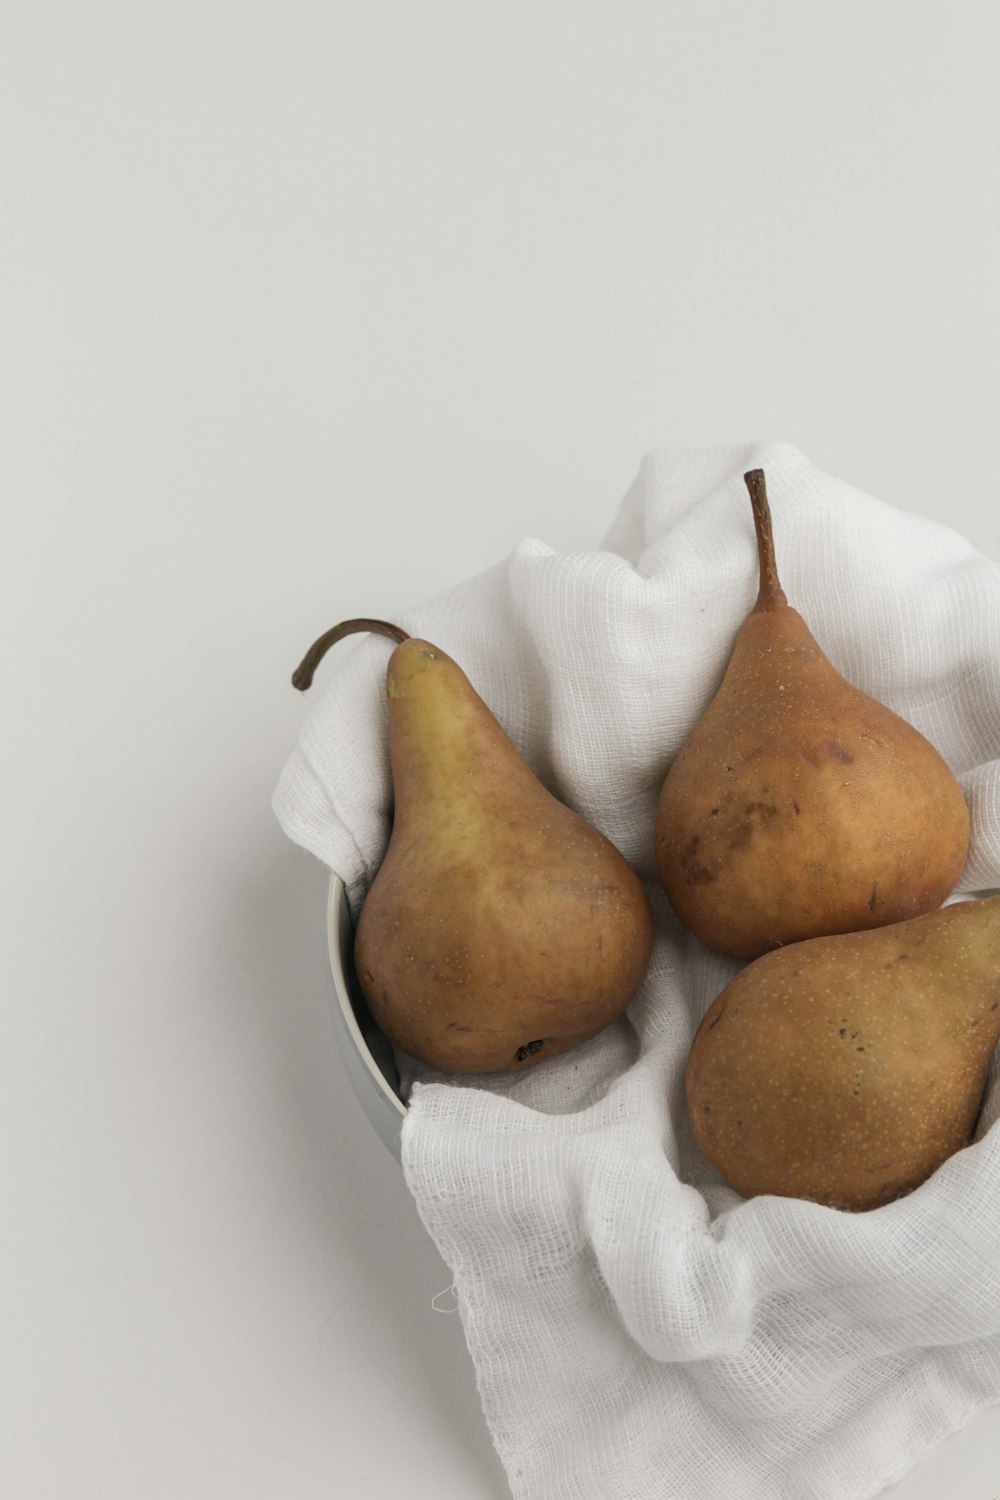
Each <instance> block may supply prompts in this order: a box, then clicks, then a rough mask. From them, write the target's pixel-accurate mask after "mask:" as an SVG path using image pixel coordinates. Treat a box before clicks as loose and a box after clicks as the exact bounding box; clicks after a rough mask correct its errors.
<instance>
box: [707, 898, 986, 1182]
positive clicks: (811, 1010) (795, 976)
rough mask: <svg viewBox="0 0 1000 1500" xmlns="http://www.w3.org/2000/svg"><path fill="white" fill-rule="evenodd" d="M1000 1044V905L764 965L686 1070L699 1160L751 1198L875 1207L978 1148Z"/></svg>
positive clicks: (770, 959)
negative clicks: (979, 1121)
mask: <svg viewBox="0 0 1000 1500" xmlns="http://www.w3.org/2000/svg"><path fill="white" fill-rule="evenodd" d="M998 1040H1000V896H993V897H989V898H988V899H985V900H982V901H960V902H954V903H953V904H952V905H950V906H946V907H943V908H942V909H941V910H940V911H936V912H931V913H930V914H929V915H928V916H925V917H916V918H913V919H912V920H911V921H908V922H897V923H895V924H893V926H891V927H882V928H879V929H877V930H873V931H868V932H856V933H843V934H840V935H838V936H836V937H826V938H812V939H810V940H809V941H807V942H803V943H794V944H792V945H791V946H790V947H788V948H781V949H779V950H778V951H777V952H774V953H767V954H765V955H764V956H763V957H762V958H758V959H757V960H756V961H755V962H754V963H752V964H749V965H748V966H747V967H746V968H745V969H743V970H742V971H741V972H740V973H739V974H738V975H737V976H736V978H735V979H733V980H731V981H730V983H729V984H728V985H727V986H726V988H725V989H724V990H723V991H722V993H721V994H720V995H718V996H717V997H716V999H715V1000H714V1001H713V1003H712V1005H711V1006H710V1007H709V1009H708V1011H707V1013H706V1015H705V1017H704V1019H703V1021H702V1023H701V1025H700V1027H699V1028H698V1032H697V1034H696V1036H695V1039H694V1042H693V1044H692V1047H691V1051H690V1055H689V1058H688V1066H687V1099H688V1110H689V1113H690V1118H691V1124H692V1128H693V1130H694V1134H695V1139H696V1140H697V1142H698V1145H699V1147H700V1149H701V1152H702V1155H703V1156H705V1157H706V1158H707V1160H708V1161H710V1162H711V1163H712V1165H713V1166H714V1167H716V1169H717V1170H718V1171H719V1172H720V1173H721V1174H722V1176H723V1177H724V1178H725V1180H726V1181H727V1182H728V1183H729V1184H730V1186H732V1187H734V1188H736V1189H737V1191H738V1192H741V1193H744V1194H746V1195H747V1196H748V1197H749V1196H753V1195H755V1194H759V1193H777V1194H780V1195H781V1196H783V1197H791V1198H810V1199H813V1200H814V1201H816V1202H818V1203H825V1204H827V1205H829V1206H831V1207H836V1208H850V1209H866V1208H876V1207H878V1206H879V1205H880V1204H882V1203H888V1202H889V1201H890V1200H891V1199H893V1198H898V1197H900V1196H902V1194H904V1193H908V1192H910V1191H911V1190H912V1189H913V1188H915V1187H917V1186H918V1185H919V1184H920V1183H921V1182H923V1181H924V1180H925V1178H927V1177H929V1176H930V1174H931V1173H932V1172H934V1171H936V1170H937V1168H938V1167H939V1166H941V1164H942V1163H943V1162H944V1161H946V1160H947V1159H948V1157H949V1156H952V1155H953V1154H954V1153H955V1152H956V1151H959V1150H961V1148H962V1147H963V1146H965V1145H967V1144H968V1142H969V1139H970V1135H971V1132H972V1130H973V1128H974V1126H975V1122H976V1118H977V1116H978V1113H979V1110H980V1104H981V1100H982V1097H983V1089H984V1087H985V1084H986V1080H987V1076H988V1073H989V1068H990V1062H991V1059H992V1056H993V1051H994V1048H995V1047H996V1045H997V1042H998Z"/></svg>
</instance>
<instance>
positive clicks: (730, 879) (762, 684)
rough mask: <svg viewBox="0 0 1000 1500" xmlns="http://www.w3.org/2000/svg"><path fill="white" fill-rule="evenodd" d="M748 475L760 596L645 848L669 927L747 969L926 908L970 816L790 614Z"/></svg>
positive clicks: (951, 867)
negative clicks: (785, 947)
mask: <svg viewBox="0 0 1000 1500" xmlns="http://www.w3.org/2000/svg"><path fill="white" fill-rule="evenodd" d="M745 481H746V484H747V488H748V490H749V492H750V500H751V505H752V508H753V516H754V524H755V530H756V536H757V552H758V565H759V578H760V582H759V591H758V594H757V601H756V603H755V604H754V607H753V609H752V610H751V611H750V613H749V614H748V615H747V617H746V619H745V620H744V622H743V624H742V625H741V626H740V629H739V632H738V634H737V636H736V641H735V644H734V647H733V652H732V656H731V658H730V661H729V665H728V667H727V669H726V673H725V676H724V677H723V680H722V683H721V685H720V687H719V689H718V691H717V692H716V694H715V696H714V697H713V698H712V700H711V702H710V703H709V704H708V706H707V707H706V709H705V711H704V713H703V714H702V717H701V718H700V719H699V721H698V722H697V724H696V725H695V727H694V729H693V730H692V731H691V734H690V736H689V738H688V740H687V741H686V743H685V744H684V745H683V747H682V748H681V750H680V752H679V753H678V755H677V756H676V758H675V760H674V761H673V764H672V765H671V766H670V768H669V770H668V772H667V776H666V779H665V781H664V784H663V788H662V791H661V793H660V798H659V802H658V805H657V812H656V829H655V838H656V860H657V867H658V869H659V873H660V878H661V880H662V882H663V885H664V887H665V888H666V892H667V895H668V896H669V897H670V900H671V903H672V904H673V906H674V907H675V909H676V911H677V912H678V913H679V915H680V917H681V918H682V920H683V921H684V922H685V923H686V925H687V926H688V927H689V928H690V929H691V931H692V932H694V933H695V934H696V935H697V936H698V937H699V938H701V939H702V941H703V942H704V943H706V944H707V946H708V947H710V948H713V949H715V950H717V951H718V952H720V953H726V954H730V955H731V956H733V957H735V958H744V959H747V958H755V957H757V956H758V955H759V954H761V953H765V952H766V951H767V950H768V949H770V948H776V947H779V946H781V945H782V944H785V943H794V942H798V941H800V940H801V939H803V938H810V937H817V936H820V935H822V934H827V933H837V932H854V931H857V930H859V929H866V928H871V927H879V926H882V925H884V924H886V923H891V922H899V921H904V920H906V919H908V918H910V917H915V916H919V915H921V914H922V913H925V912H929V911H933V910H935V909H936V908H937V907H939V906H940V905H941V903H942V902H943V901H944V900H945V899H946V898H947V897H948V896H949V895H950V894H951V892H952V891H953V890H954V888H955V885H956V883H957V881H958V879H959V877H960V875H961V873H962V870H963V868H964V865H965V859H966V854H967V851H968V843H969V815H968V809H967V807H966V803H965V799H964V797H963V795H962V791H961V788H960V787H959V785H958V782H957V781H956V779H955V776H954V775H953V773H952V771H951V770H950V769H949V767H948V765H947V764H946V763H945V761H944V760H943V759H942V757H941V756H940V755H939V753H938V752H937V750H936V749H935V748H934V746H933V745H931V744H930V743H929V741H928V740H926V739H925V738H924V736H923V735H922V734H920V733H919V731H918V730H917V729H915V728H914V727H913V725H912V724H908V723H906V721H905V720H904V719H901V718H900V717H899V715H898V714H895V713H893V712H892V710H891V709H889V708H887V707H886V706H885V705H884V704H882V703H879V702H877V701H876V700H875V699H874V698H872V697H870V696H869V695H868V694H867V693H865V692H862V691H861V689H860V688H857V687H854V686H853V685H852V684H851V683H850V682H848V681H847V680H846V679H845V678H844V677H842V676H841V674H840V673H839V672H838V671H837V670H836V668H835V667H834V666H833V663H832V662H831V661H830V660H829V659H828V658H827V657H826V656H825V655H824V653H823V651H822V650H821V649H820V647H819V645H818V644H817V642H816V640H815V639H814V638H813V636H812V634H811V632H810V630H809V628H808V626H807V625H806V623H805V621H804V620H803V618H802V616H801V615H800V614H799V613H798V611H797V610H795V609H793V608H792V607H791V606H790V605H789V604H788V601H787V600H786V598H785V595H784V592H783V590H782V588H781V585H780V583H779V581H778V570H777V565H776V562H775V551H774V541H773V536H772V527H771V512H770V508H769V506H768V501H767V492H766V487H765V481H764V474H763V471H762V470H759V469H755V470H752V471H751V472H750V473H748V474H747V475H745Z"/></svg>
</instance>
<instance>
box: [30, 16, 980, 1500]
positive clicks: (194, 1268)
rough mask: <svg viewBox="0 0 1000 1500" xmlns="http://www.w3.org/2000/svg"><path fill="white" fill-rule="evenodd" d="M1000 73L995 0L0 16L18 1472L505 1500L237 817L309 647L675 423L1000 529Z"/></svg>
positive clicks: (939, 1453) (618, 473)
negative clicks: (780, 445) (784, 447)
mask: <svg viewBox="0 0 1000 1500" xmlns="http://www.w3.org/2000/svg"><path fill="white" fill-rule="evenodd" d="M998 72H1000V12H998V11H997V9H996V7H995V6H994V5H992V4H991V3H989V0H981V3H971V0H958V3H953V4H952V5H949V6H947V7H944V6H939V5H934V4H930V3H923V0H906V3H902V0H882V3H880V4H879V5H877V6H872V5H870V4H868V3H865V4H860V3H841V4H839V5H836V6H826V5H820V4H812V3H810V4H805V5H803V4H799V3H792V0H787V3H779V0H759V3H757V4H755V5H753V6H748V5H743V4H738V3H735V0H734V3H729V4H721V3H714V4H713V3H708V4H701V5H697V6H692V5H683V6H682V5H680V4H665V5H664V4H656V5H654V4H637V3H633V4H624V5H615V6H612V5H611V4H600V3H595V4H579V3H572V4H570V3H555V4H547V5H542V6H538V5H535V4H531V5H529V4H526V3H522V0H514V3H511V0H507V3H505V4H493V3H487V4H476V5H471V6H462V5H459V4H456V3H450V4H449V3H444V0H435V3H426V0H422V3H416V4H412V5H410V4H400V3H397V4H389V3H386V0H374V3H373V0H366V3H365V4H363V5H362V4H353V5H347V4H344V3H336V0H334V3H330V0H326V3H319V0H316V3H306V0H283V3H281V4H280V5H279V4H277V3H275V0H269V3H247V0H240V3H237V0H198V3H197V4H195V3H192V0H181V3H171V4H169V5H168V4H166V3H162V0H154V3H150V4H145V5H133V4H127V3H124V0H121V3H111V0H95V3H92V4H89V5H86V6H77V5H71V4H69V3H64V4H55V3H52V0H40V3H35V4H33V5H30V6H28V5H20V6H9V7H7V8H5V10H4V14H3V18H2V20H0V174H2V175H0V214H2V233H0V495H2V503H3V522H4V524H3V538H4V541H3V547H2V549H0V571H2V578H0V609H2V611H3V620H2V622H0V626H2V628H0V659H2V662H3V670H4V690H3V701H4V707H5V714H4V726H5V728H4V734H3V738H2V742H0V745H2V749H0V755H2V777H0V788H2V796H3V801H4V823H3V826H4V829H5V838H4V849H5V854H6V858H5V859H4V862H3V872H2V880H3V901H2V912H3V920H4V938H3V950H2V951H3V967H4V971H5V977H4V983H3V1006H2V1016H3V1042H2V1048H0V1058H2V1066H3V1070H4V1078H3V1081H2V1084H0V1111H2V1118H3V1136H2V1138H3V1142H4V1151H3V1154H4V1173H3V1176H4V1208H5V1213H4V1230H3V1235H2V1238H0V1271H2V1277H3V1289H4V1293H3V1298H2V1316H3V1320H4V1323H5V1325H6V1327H5V1328H4V1330H3V1331H2V1335H0V1383H2V1390H0V1427H3V1428H5V1429H6V1430H5V1431H4V1433H3V1436H2V1441H0V1471H2V1473H0V1483H2V1489H3V1492H4V1494H5V1495H9V1496H11V1500H42V1497H44V1500H50V1497H52V1500H56V1497H58V1500H64V1497H69V1496H72V1497H73V1500H119V1497H120V1500H175V1497H176V1500H217V1497H219V1496H224V1495H239V1496H240V1497H241V1500H272V1497H274V1500H277V1497H281V1500H285V1497H295V1500H319V1497H326V1496H341V1495H343V1496H347V1495H350V1496H352V1497H354V1496H357V1497H361V1496H367V1495H372V1496H374V1495H380V1496H381V1495H383V1494H386V1493H389V1492H393V1491H397V1490H398V1491H399V1492H403V1491H405V1492H406V1493H408V1494H409V1495H411V1496H419V1497H423V1496H428V1497H430V1496H435V1497H440V1500H452V1497H454V1500H503V1497H504V1496H506V1495H507V1493H508V1492H507V1488H506V1484H505V1481H504V1478H503V1474H502V1471H501V1469H500V1466H499V1463H498V1461H497V1460H496V1458H495V1457H494V1455H493V1452H492V1449H491V1446H490V1443H489V1439H488V1436H487V1433H486V1430H485V1427H484V1425H483V1422H482V1418H481V1415H480V1412H479V1406H478V1398H477V1396H476V1392H475V1388H474V1381H473V1376H472V1368H471V1364H470V1361H469V1359H468V1356H467V1354H466V1352H465V1348H464V1344H463V1341H462V1335H461V1329H460V1326H459V1322H458V1317H457V1314H454V1313H452V1314H450V1315H449V1314H448V1313H447V1312H444V1311H436V1310H435V1309H434V1307H432V1299H433V1298H434V1297H435V1295H436V1294H437V1293H440V1292H442V1291H443V1290H444V1289H445V1288H446V1287H447V1286H448V1284H449V1280H450V1277H449V1274H448V1272H447V1270H446V1268H445V1267H444V1266H443V1264H442V1263H441V1262H440V1260H439V1259H438V1257H437V1255H436V1252H435V1251H434V1249H433V1247H432V1246H431V1244H430V1241H429V1240H428V1239H427V1237H426V1235H425V1233H424V1231H423V1229H422V1227H421V1225H420V1224H419V1222H418V1220H417V1217H416V1213H415V1210H414V1208H413V1207H412V1204H411V1202H410V1200H409V1198H408V1195H407V1193H406V1190H405V1187H404V1185H403V1182H402V1178H401V1175H400V1173H399V1169H398V1168H397V1167H396V1165H395V1164H394V1163H393V1162H392V1160H391V1159H390V1157H389V1156H388V1154H387V1153H386V1152H385V1150H384V1148H383V1147H382V1146H381V1144H380V1143H379V1141H378V1140H377V1139H376V1138H375V1136H374V1134H373V1133H372V1132H371V1130H370V1128H369V1127H368V1126H367V1124H366V1122H365V1120H364V1117H363V1115H362V1113H361V1110H360V1107H359V1106H358V1105H357V1104H356V1102H355V1100H354V1098H353V1096H351V1095H350V1093H349V1091H348V1090H347V1088H346V1085H345V1083H344V1079H343V1075H342V1073H341V1070H340V1065H339V1062H338V1059H337V1054H336V1051H335V1045H334V1040H333V1034H332V1028H331V1022H330V1017H329V1012H328V1008H327V1006H328V999H327V996H328V981H327V972H326V966H325V958H324V948H323V912H324V901H325V876H324V872H323V871H322V870H321V868H320V867H319V866H318V865H317V864H316V863H315V862H313V861H312V860H311V859H310V857H309V856H307V855H304V854H302V853H301V852H300V851H298V850H296V849H295V848H293V847H291V846H290V845H288V844H287V843H286V842H285V841H284V840H283V838H282V836H281V835H280V833H279V832H278V830H277V827H276V825H275V824H274V821H273V819H272V816H271V813H270V809H269V799H270V794H271V790H272V787H273V784H274V781H275V779H276V776H277V773H278V770H279V768H280V765H281V763H282V762H283V760H284V757H285V755H286V754H287V752H288V750H289V749H290V747H291V745H292V743H293V741H294V737H295V734H296V731H297V727H298V724H299V722H300V720H301V716H302V714H303V712H304V705H303V704H302V702H301V700H300V699H299V698H298V697H297V696H296V695H295V694H294V693H293V691H292V690H291V688H290V686H289V685H288V676H289V673H290V671H291V668H292V667H293V666H294V664H295V663H296V661H297V660H298V657H299V655H300V654H301V651H302V650H303V649H304V647H305V646H306V645H307V644H308V643H309V642H310V641H311V640H312V638H313V636H314V635H316V634H318V633H319V632H320V631H321V630H322V629H324V628H325V627H326V626H327V625H330V624H332V623H333V622H334V621H335V620H337V619H340V618H344V617H347V616H349V615H352V614H375V615H384V616H388V617H392V615H393V614H394V613H396V612H398V610H399V609H400V608H402V607H403V606H404V605H405V604H407V603H411V602H414V601H416V600H417V599H419V598H422V597H424V596H427V595H430V594H433V593H436V592H437V591H438V590H440V589H442V588H444V587H447V586H448V585H450V584H452V583H455V582H457V581H459V580H460V579H462V578H465V577H467V576H468V575H470V574H472V573H475V572H478V571H480V570H481V569H482V568H484V567H486V566H488V565H490V564H491V563H492V562H495V561H497V560H499V559H500V558H501V557H503V556H505V555H506V553H507V552H508V551H509V550H510V548H511V547H512V546H513V545H514V543H515V542H517V541H518V540H519V539H521V538H522V537H523V536H525V535H530V534H534V535H538V536H541V537H542V538H543V539H544V540H546V541H547V542H549V543H551V544H552V545H554V546H556V547H560V548H568V549H587V548H590V547H593V546H594V545H596V543H597V542H598V540H599V538H600V536H601V535H602V534H603V532H604V530H605V528H606V526H607V525H608V524H609V522H610V520H611V518H612V516H613V514H614V510H615V508H616V506H617V503H618V500H619V497H620V495H621V494H622V493H623V491H624V490H625V488H626V486H627V485H628V483H629V481H630V480H631V478H632V475H633V473H634V471H635V468H636V466H637V464H638V460H639V457H640V455H641V453H642V452H643V451H644V450H645V449H647V448H650V447H654V446H658V445H689V444H696V443H714V442H723V441H742V440H747V439H752V438H758V437H760V438H785V439H787V440H789V441H791V442H793V443H795V444H797V445H798V446H799V447H800V448H802V449H803V450H804V451H805V452H806V453H807V455H808V456H809V457H810V458H811V459H812V460H813V461H814V462H816V463H818V464H820V465H821V466H823V467H825V468H827V469H830V470H832V471H834V472H836V473H838V474H840V475H842V476H843V477H844V478H846V479H849V480H851V481H852V482H853V483H855V484H857V485H859V486H861V487H862V488H865V489H867V490H869V491H870V492H872V493H874V494H877V495H879V496H880V497H881V498H883V499H886V500H888V501H891V502H892V503H895V504H897V505H900V506H902V507H904V508H907V509H913V510H917V511H920V512H923V513H924V514H927V515H931V516H934V517H936V518H938V519H941V520H944V521H946V522H948V523H950V524H951V525H953V526H954V527H955V528H956V529H958V530H960V531H963V532H964V533H965V534H966V535H967V536H968V537H969V538H970V539H971V540H972V541H973V542H974V543H975V544H976V545H978V546H979V547H980V548H981V549H982V550H983V551H986V552H989V553H990V554H991V555H992V556H994V557H1000V504H998V501H997V491H998V476H997V472H996V464H997V459H996V420H997V419H996V413H997V410H998V409H1000V280H998V278H997V275H996V266H997V265H998V264H1000V192H998V188H1000V180H998V178H1000V169H998V166H997V162H998V148H1000V104H998V96H997V91H996V78H997V76H998ZM441 1302H442V1304H443V1305H444V1306H445V1307H447V1306H450V1305H451V1304H450V1299H449V1298H448V1297H444V1298H442V1299H441ZM998 1453H1000V1412H998V1411H997V1410H994V1411H992V1412H989V1413H987V1414H986V1415H985V1416H983V1417H980V1418H979V1419H978V1420H976V1421H975V1422H973V1423H972V1424H971V1425H970V1426H969V1427H968V1428H966V1429H965V1430H964V1431H963V1432H962V1433H961V1434H959V1435H958V1436H957V1437H956V1438H954V1439H951V1440H950V1441H948V1442H947V1443H946V1444H944V1445H943V1446H942V1447H940V1448H939V1449H938V1450H936V1451H935V1452H934V1453H933V1455H932V1456H930V1457H929V1458H927V1459H926V1460H925V1461H924V1462H923V1463H922V1464H921V1465H920V1466H919V1468H918V1469H917V1470H915V1471H914V1472H913V1473H912V1474H911V1475H910V1477H909V1478H908V1479H907V1480H905V1481H904V1482H903V1483H902V1484H901V1485H900V1486H898V1488H897V1489H896V1490H894V1491H893V1492H892V1493H893V1495H894V1496H898V1497H899V1500H930V1497H932V1496H933V1497H935V1500H940V1497H942V1496H951V1495H962V1496H963V1497H964V1500H994V1497H996V1496H997V1495H1000V1457H998V1456H997V1455H998ZM651 1500H653V1497H651ZM656 1500H659V1497H656ZM681 1500H683V1497H681ZM733 1500H739V1497H736V1496H734V1497H733Z"/></svg>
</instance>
